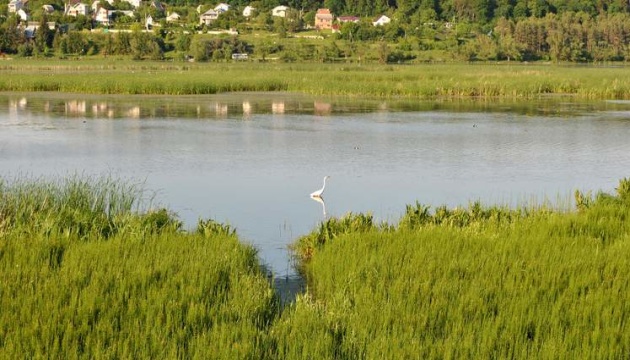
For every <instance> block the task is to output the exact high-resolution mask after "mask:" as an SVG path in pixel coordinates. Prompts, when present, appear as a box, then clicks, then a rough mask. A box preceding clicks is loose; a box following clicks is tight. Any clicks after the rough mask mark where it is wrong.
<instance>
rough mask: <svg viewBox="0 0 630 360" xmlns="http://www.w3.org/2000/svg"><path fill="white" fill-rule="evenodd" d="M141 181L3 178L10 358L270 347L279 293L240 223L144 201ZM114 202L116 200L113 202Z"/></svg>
mask: <svg viewBox="0 0 630 360" xmlns="http://www.w3.org/2000/svg"><path fill="white" fill-rule="evenodd" d="M139 195H140V193H139V192H138V191H137V188H136V187H135V186H134V185H130V184H125V183H120V182H115V181H111V180H107V179H105V180H99V179H96V180H95V179H82V178H72V179H69V180H60V181H54V182H47V181H43V180H36V181H25V180H23V179H22V180H17V181H12V182H7V181H4V182H2V183H1V186H0V273H1V274H2V276H1V277H0V308H1V309H2V311H1V312H0V358H7V359H9V358H10V359H19V358H63V359H66V358H89V359H102V358H145V359H147V358H154V359H166V358H193V357H194V358H204V359H208V358H222V359H227V358H230V359H237V358H260V357H261V354H264V353H265V351H266V349H268V348H269V346H268V345H267V343H268V342H269V337H268V335H267V331H266V329H267V328H268V327H269V326H270V324H271V321H272V320H273V319H274V318H275V316H276V314H277V310H278V306H277V300H276V299H277V298H276V296H275V294H274V292H273V290H272V289H271V287H270V284H269V281H268V279H267V278H266V276H265V275H264V274H263V273H262V271H261V270H260V266H259V264H258V260H257V257H256V251H255V250H254V249H253V248H252V247H250V246H246V245H243V244H241V243H239V241H238V239H237V237H236V236H235V234H234V232H233V231H231V229H230V228H229V227H228V226H221V225H219V224H217V223H215V222H213V221H210V220H209V221H200V224H199V228H198V229H197V231H196V232H191V233H188V232H183V231H182V230H181V228H180V227H181V224H180V222H179V221H177V220H176V219H175V218H174V217H173V216H172V215H171V214H169V213H168V212H167V211H166V210H164V209H159V210H152V211H149V210H147V211H145V212H138V211H135V210H134V206H136V205H137V204H139V203H141V202H142V199H141V197H140V196H139ZM105 204H106V205H105Z"/></svg>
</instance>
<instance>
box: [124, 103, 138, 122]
mask: <svg viewBox="0 0 630 360" xmlns="http://www.w3.org/2000/svg"><path fill="white" fill-rule="evenodd" d="M125 116H127V117H130V118H132V119H140V106H134V107H132V108H131V109H129V110H127V111H126V112H125Z"/></svg>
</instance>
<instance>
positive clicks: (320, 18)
mask: <svg viewBox="0 0 630 360" xmlns="http://www.w3.org/2000/svg"><path fill="white" fill-rule="evenodd" d="M332 24H333V15H332V14H331V13H330V10H329V9H318V10H317V13H316V14H315V29H317V30H330V29H332Z"/></svg>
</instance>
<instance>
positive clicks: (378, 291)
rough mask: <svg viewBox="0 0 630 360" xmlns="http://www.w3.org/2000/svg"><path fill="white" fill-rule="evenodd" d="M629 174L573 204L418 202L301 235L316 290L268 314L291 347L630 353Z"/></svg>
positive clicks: (288, 351) (470, 354) (489, 354)
mask: <svg viewBox="0 0 630 360" xmlns="http://www.w3.org/2000/svg"><path fill="white" fill-rule="evenodd" d="M629 184H630V181H629V180H628V179H623V180H622V181H620V184H619V186H618V188H617V193H616V194H614V195H610V194H604V193H598V194H596V195H594V196H592V195H589V194H583V193H580V192H577V193H576V202H578V201H577V198H581V199H582V202H581V205H579V206H578V210H576V211H571V212H566V211H554V210H553V209H550V208H548V207H539V208H529V209H517V210H509V209H503V208H493V207H483V206H481V205H480V204H478V203H473V204H471V206H469V208H468V209H452V210H449V209H445V208H440V207H438V208H436V209H435V210H431V209H430V208H429V207H428V206H424V205H421V204H416V205H415V206H408V207H407V212H406V214H405V216H403V217H402V219H401V221H400V222H399V224H397V225H396V227H395V230H392V229H391V227H390V228H387V229H386V230H383V229H382V228H376V227H374V228H371V229H369V230H367V231H360V232H344V231H339V232H338V234H339V235H338V236H336V237H335V238H334V239H332V241H327V242H325V244H322V245H321V246H315V247H311V248H308V250H307V251H302V250H300V249H301V248H300V246H299V244H302V242H301V240H300V241H298V242H297V244H298V246H296V248H297V251H298V254H302V259H303V261H304V262H305V264H304V267H303V272H304V274H305V276H307V280H308V284H309V289H308V290H309V291H308V294H307V295H305V296H302V297H300V298H299V299H298V301H297V302H296V303H295V305H294V307H293V310H292V311H291V312H285V313H284V315H283V318H282V320H281V321H279V322H277V323H276V324H275V325H274V329H275V331H277V333H278V336H279V338H280V339H281V340H279V343H280V344H285V346H284V347H283V346H279V349H280V351H284V353H283V356H285V357H286V358H300V357H301V356H302V355H303V354H305V353H308V354H311V355H312V356H313V357H316V358H329V359H333V358H523V359H525V358H623V357H625V356H627V354H628V353H629V352H630V345H629V344H630V331H629V326H630V324H629V323H628V319H629V318H630V304H629V303H628V302H627V301H626V297H627V294H630V282H628V279H629V278H630V235H629V231H630V225H629V223H628V221H627V220H628V216H629V215H630V203H628V194H629V193H630V192H629V191H628V188H629V186H630V185H629ZM317 232H319V231H317ZM304 254H306V255H307V256H305V255H304ZM291 345H292V346H291Z"/></svg>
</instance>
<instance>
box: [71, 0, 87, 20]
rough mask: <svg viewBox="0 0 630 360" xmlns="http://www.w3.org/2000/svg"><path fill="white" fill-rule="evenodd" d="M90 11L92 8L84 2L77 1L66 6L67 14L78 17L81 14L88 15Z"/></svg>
mask: <svg viewBox="0 0 630 360" xmlns="http://www.w3.org/2000/svg"><path fill="white" fill-rule="evenodd" d="M89 12H90V9H89V8H88V6H87V5H86V4H83V3H75V4H73V5H70V6H68V7H67V8H66V15H68V16H74V17H77V16H79V15H83V16H87V14H88V13H89Z"/></svg>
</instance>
